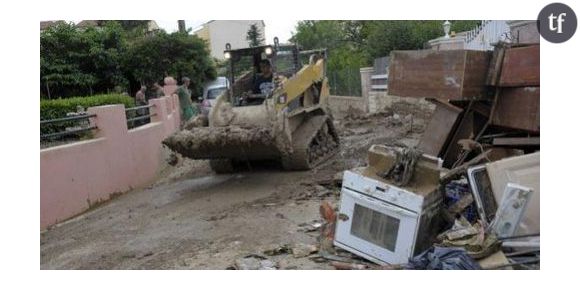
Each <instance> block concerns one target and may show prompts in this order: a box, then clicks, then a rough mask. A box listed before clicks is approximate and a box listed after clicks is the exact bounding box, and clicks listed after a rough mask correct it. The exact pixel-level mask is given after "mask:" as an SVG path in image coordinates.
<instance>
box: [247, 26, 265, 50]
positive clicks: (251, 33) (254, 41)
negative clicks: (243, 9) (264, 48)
mask: <svg viewBox="0 0 580 290" xmlns="http://www.w3.org/2000/svg"><path fill="white" fill-rule="evenodd" d="M246 40H247V41H248V44H249V45H250V47H256V46H260V45H263V44H264V38H263V37H262V33H261V32H260V28H258V25H256V24H255V23H254V24H252V25H250V29H248V33H247V34H246Z"/></svg>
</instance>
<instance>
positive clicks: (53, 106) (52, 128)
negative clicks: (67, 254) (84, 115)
mask: <svg viewBox="0 0 580 290" xmlns="http://www.w3.org/2000/svg"><path fill="white" fill-rule="evenodd" d="M112 104H123V105H125V108H130V107H134V106H135V101H134V100H133V98H131V97H129V96H124V95H115V94H109V95H96V96H90V97H73V98H67V99H54V100H42V99H41V100H40V120H51V119H58V118H64V117H66V114H67V113H70V112H76V111H77V106H82V107H83V108H84V109H85V110H86V109H88V108H89V107H96V106H103V105H112ZM77 123H78V121H67V122H59V123H52V124H46V125H42V126H40V133H41V134H48V133H54V132H60V131H64V130H65V128H66V127H71V126H75V125H77Z"/></svg>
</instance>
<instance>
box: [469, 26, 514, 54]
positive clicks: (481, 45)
mask: <svg viewBox="0 0 580 290" xmlns="http://www.w3.org/2000/svg"><path fill="white" fill-rule="evenodd" d="M509 33H510V28H509V25H507V22H506V21H504V20H482V21H481V24H480V25H478V26H476V27H475V28H473V29H472V30H470V31H467V32H466V35H465V48H466V49H473V50H493V49H494V46H493V44H495V43H497V42H498V41H508V40H509V38H508V37H507V35H508V34H509Z"/></svg>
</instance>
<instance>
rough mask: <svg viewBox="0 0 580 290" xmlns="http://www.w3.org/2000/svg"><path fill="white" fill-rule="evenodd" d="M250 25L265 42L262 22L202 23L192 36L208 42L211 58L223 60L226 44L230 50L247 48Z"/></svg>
mask: <svg viewBox="0 0 580 290" xmlns="http://www.w3.org/2000/svg"><path fill="white" fill-rule="evenodd" d="M252 24H256V25H257V26H258V29H259V31H260V34H261V35H262V39H264V40H265V39H266V32H265V30H266V25H265V24H264V21H262V20H212V21H209V22H206V23H204V24H203V25H202V26H201V28H199V29H198V30H196V31H195V32H194V34H195V35H197V36H198V37H200V38H201V39H205V40H206V41H207V42H208V44H209V48H210V51H211V56H212V57H215V58H217V59H220V60H223V59H224V50H225V47H226V43H229V44H231V46H232V49H238V48H246V47H248V41H247V40H246V35H247V33H248V29H250V26H251V25H252ZM265 42H268V41H267V40H266V41H265Z"/></svg>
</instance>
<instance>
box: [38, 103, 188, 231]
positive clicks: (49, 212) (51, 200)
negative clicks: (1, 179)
mask: <svg viewBox="0 0 580 290" xmlns="http://www.w3.org/2000/svg"><path fill="white" fill-rule="evenodd" d="M149 103H150V104H152V105H153V107H152V108H151V109H150V110H151V112H152V113H156V116H153V117H152V118H151V123H150V124H147V125H144V126H141V127H138V128H135V129H132V130H127V120H126V118H125V108H124V106H123V105H109V106H101V107H92V108H89V109H88V112H89V113H94V114H96V115H97V116H96V117H95V118H93V119H92V121H91V122H93V123H94V124H95V125H96V126H97V127H98V129H97V130H96V132H95V138H94V139H92V140H88V141H81V142H76V143H73V144H68V145H62V146H57V147H51V148H47V149H43V150H40V227H41V229H45V228H46V227H47V226H50V225H53V224H55V223H57V222H60V221H63V220H65V219H67V218H70V217H72V216H74V215H76V214H79V213H82V212H83V211H85V210H87V209H88V208H89V207H90V206H91V205H92V204H94V203H97V202H99V201H104V200H107V199H109V198H110V196H111V194H114V193H122V192H125V191H128V190H130V189H132V188H136V187H140V186H144V185H146V184H148V183H150V182H151V181H153V180H154V179H155V176H156V175H157V172H158V171H159V169H160V168H161V166H162V164H163V163H162V162H163V160H161V159H162V157H161V146H162V145H161V141H162V140H163V139H164V138H165V137H167V136H169V135H170V134H172V133H173V132H175V131H176V130H178V129H179V120H180V116H179V102H178V101H177V97H176V96H166V97H163V98H158V99H152V100H150V101H149Z"/></svg>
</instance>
